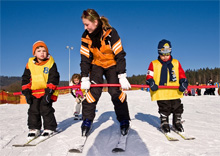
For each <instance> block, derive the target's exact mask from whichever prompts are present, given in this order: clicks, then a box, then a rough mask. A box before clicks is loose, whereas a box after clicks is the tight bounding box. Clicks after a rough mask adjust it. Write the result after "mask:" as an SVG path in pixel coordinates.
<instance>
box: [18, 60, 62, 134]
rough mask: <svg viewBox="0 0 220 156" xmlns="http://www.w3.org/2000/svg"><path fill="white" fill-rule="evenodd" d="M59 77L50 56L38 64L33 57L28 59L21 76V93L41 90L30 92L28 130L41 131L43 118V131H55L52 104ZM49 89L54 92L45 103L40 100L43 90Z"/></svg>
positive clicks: (55, 124)
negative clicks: (27, 90)
mask: <svg viewBox="0 0 220 156" xmlns="http://www.w3.org/2000/svg"><path fill="white" fill-rule="evenodd" d="M59 79H60V75H59V72H58V71H57V66H56V63H55V62H54V59H53V57H52V56H50V57H49V59H47V60H45V61H43V62H41V63H38V62H37V59H36V58H35V57H32V58H30V59H29V61H28V63H27V65H26V68H25V70H24V73H23V75H22V91H24V90H26V89H29V90H31V91H34V90H42V91H39V92H32V95H31V96H32V101H33V102H32V103H30V107H29V109H28V128H29V129H39V130H40V129H41V126H42V121H41V116H42V118H43V127H44V129H49V130H53V131H55V130H56V127H57V122H56V119H55V116H54V112H55V110H54V108H53V107H52V103H53V102H54V101H56V100H57V96H58V90H56V88H57V85H58V84H59ZM45 88H49V89H52V90H54V93H53V95H52V96H51V101H50V102H49V103H45V102H44V101H43V100H42V98H43V96H44V94H45V91H44V89H45Z"/></svg>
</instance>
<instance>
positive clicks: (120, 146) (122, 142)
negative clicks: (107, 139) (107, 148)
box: [112, 130, 130, 153]
mask: <svg viewBox="0 0 220 156" xmlns="http://www.w3.org/2000/svg"><path fill="white" fill-rule="evenodd" d="M129 131H130V130H129ZM129 131H128V133H127V134H126V135H122V134H120V137H119V140H118V143H117V145H116V147H115V148H113V149H112V153H118V152H125V150H126V145H127V138H128V134H129Z"/></svg>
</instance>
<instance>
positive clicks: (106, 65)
mask: <svg viewBox="0 0 220 156" xmlns="http://www.w3.org/2000/svg"><path fill="white" fill-rule="evenodd" d="M81 18H82V22H83V24H84V28H85V31H84V33H83V35H82V38H81V41H82V43H81V49H80V53H81V63H80V66H81V76H82V83H81V89H89V91H88V93H87V94H86V100H84V101H83V102H82V115H83V123H82V126H81V128H82V135H87V134H88V132H89V130H90V128H91V124H92V122H93V119H94V117H95V109H96V104H97V102H98V100H99V98H100V96H101V93H102V87H93V88H90V84H91V82H92V83H94V84H95V83H97V84H102V83H103V75H105V77H106V80H107V83H109V84H117V83H120V84H121V87H122V89H129V88H130V87H131V86H130V83H129V82H128V80H127V78H126V69H125V68H126V60H125V55H126V53H125V51H124V49H123V47H122V43H121V39H120V37H119V35H118V33H117V31H116V30H115V29H114V28H112V27H111V26H110V24H109V23H108V19H107V18H105V17H103V16H102V17H100V16H99V15H98V13H97V12H96V11H95V10H93V9H87V10H84V11H83V14H82V16H81ZM108 92H109V94H110V95H111V99H112V102H113V104H114V109H115V113H116V116H117V120H118V121H119V122H120V127H121V133H122V134H123V135H126V134H127V132H128V129H129V121H130V117H129V111H128V104H127V96H126V94H125V93H124V92H122V91H121V90H120V89H119V87H109V88H108Z"/></svg>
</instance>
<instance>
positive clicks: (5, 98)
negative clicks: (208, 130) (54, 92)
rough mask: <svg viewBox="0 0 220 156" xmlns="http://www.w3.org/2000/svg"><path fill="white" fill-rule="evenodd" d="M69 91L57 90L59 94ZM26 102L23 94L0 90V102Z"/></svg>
mask: <svg viewBox="0 0 220 156" xmlns="http://www.w3.org/2000/svg"><path fill="white" fill-rule="evenodd" d="M69 92H70V91H69V90H68V89H65V90H59V95H62V94H68V93H69ZM6 103H10V104H26V103H27V102H26V99H25V96H24V95H22V94H20V95H14V94H13V93H9V92H6V91H0V104H6Z"/></svg>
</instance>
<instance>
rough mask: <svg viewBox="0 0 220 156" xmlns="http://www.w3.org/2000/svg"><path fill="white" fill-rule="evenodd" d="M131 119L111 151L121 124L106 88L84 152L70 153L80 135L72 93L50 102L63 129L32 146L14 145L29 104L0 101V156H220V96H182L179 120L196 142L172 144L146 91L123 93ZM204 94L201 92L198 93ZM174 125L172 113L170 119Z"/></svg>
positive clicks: (24, 133)
mask: <svg viewBox="0 0 220 156" xmlns="http://www.w3.org/2000/svg"><path fill="white" fill-rule="evenodd" d="M126 93H127V97H128V106H129V111H130V117H131V130H130V133H129V137H128V142H127V150H126V152H124V153H119V154H114V153H112V152H111V150H112V149H113V148H114V147H115V145H116V143H117V141H118V140H117V139H118V138H119V134H120V132H119V123H118V122H117V120H116V116H115V113H114V109H113V104H112V102H111V97H110V95H109V94H108V93H107V92H103V93H102V96H101V98H100V100H99V103H98V104H97V111H96V117H95V119H94V124H93V131H92V133H91V135H90V136H89V138H88V140H87V143H86V145H85V147H84V150H83V153H81V154H78V153H69V152H68V150H69V149H70V148H71V147H72V146H73V144H74V141H75V140H76V138H77V137H79V136H80V135H81V130H80V126H81V122H82V121H74V120H73V111H74V109H75V104H74V99H73V97H72V95H71V94H66V95H60V96H59V98H58V101H57V102H56V103H54V108H55V110H56V112H55V116H56V119H57V123H58V129H59V130H62V132H61V133H59V134H57V135H55V136H54V137H52V138H50V139H49V140H47V141H45V142H43V143H41V144H39V145H37V146H35V147H13V146H12V145H13V144H18V143H22V142H23V141H25V140H26V136H27V133H28V128H27V110H28V105H27V104H21V105H13V104H3V105H0V114H1V117H0V123H1V124H0V155H1V156H27V155H31V156H64V155H65V156H66V155H68V156H115V155H120V156H148V155H150V156H176V155H181V156H218V155H220V106H219V101H220V96H218V95H217V94H216V95H215V96H209V95H206V96H204V95H202V96H186V97H183V98H182V103H183V104H184V113H183V120H185V122H184V123H183V126H184V129H185V132H186V134H188V135H190V136H193V137H195V138H196V139H195V140H183V139H182V138H181V137H180V136H178V135H177V134H173V135H174V136H175V137H176V138H178V139H179V141H175V142H170V141H168V140H167V139H166V138H165V136H164V135H163V134H162V133H161V132H160V131H158V127H159V124H160V120H159V114H158V107H157V104H156V102H154V101H151V99H150V94H149V92H146V91H141V90H138V91H127V92H126ZM202 93H203V91H202ZM170 123H172V117H170Z"/></svg>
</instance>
